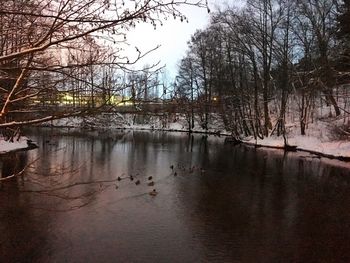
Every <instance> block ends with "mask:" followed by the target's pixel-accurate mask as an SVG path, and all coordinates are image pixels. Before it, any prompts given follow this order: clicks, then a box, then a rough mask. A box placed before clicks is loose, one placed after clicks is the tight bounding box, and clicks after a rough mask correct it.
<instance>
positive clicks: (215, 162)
mask: <svg viewBox="0 0 350 263" xmlns="http://www.w3.org/2000/svg"><path fill="white" fill-rule="evenodd" d="M30 136H31V138H33V140H35V141H37V142H38V144H39V149H36V150H32V151H30V152H27V153H26V154H23V153H17V154H16V155H13V156H7V157H2V159H1V161H0V164H1V166H0V168H1V172H2V175H3V176H5V175H9V174H11V169H15V170H16V171H20V170H21V169H23V167H24V165H25V164H27V165H29V166H28V168H27V170H26V174H24V176H23V177H19V178H17V179H15V180H11V181H8V182H5V183H2V184H0V262H350V191H349V190H350V169H349V168H348V167H346V165H344V167H336V166H334V165H333V164H334V163H331V162H330V163H328V162H327V161H325V160H324V159H316V158H312V157H311V156H308V155H306V154H294V153H290V154H288V155H283V154H282V153H281V152H279V151H272V150H268V151H267V150H263V149H254V148H247V147H232V146H230V145H224V143H223V141H222V139H220V138H212V137H209V138H205V137H202V136H201V135H195V136H190V137H189V136H187V135H186V134H179V133H162V132H116V133H114V134H108V135H107V134H98V133H90V134H88V135H86V136H82V135H80V134H74V135H65V134H61V133H60V132H59V131H58V130H40V131H32V132H31V134H30ZM15 164H16V165H15ZM336 164H340V163H336ZM171 165H173V166H174V169H171V168H170V166H171ZM175 172H176V173H177V176H174V173H175ZM130 175H132V176H133V177H134V180H133V181H131V180H130V179H129V178H127V177H129V176H130ZM118 176H120V177H121V178H125V179H123V180H121V181H115V182H107V181H109V180H113V179H116V178H117V177H118ZM149 176H152V180H153V181H154V183H155V185H154V186H148V185H147V183H148V182H149V180H148V177H149ZM137 180H139V181H140V184H139V185H136V184H135V182H136V181H137ZM102 181H104V182H102ZM153 189H156V191H157V193H158V194H157V195H156V196H151V195H150V194H149V192H150V191H152V190H153Z"/></svg>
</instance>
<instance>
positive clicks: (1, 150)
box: [0, 136, 36, 155]
mask: <svg viewBox="0 0 350 263" xmlns="http://www.w3.org/2000/svg"><path fill="white" fill-rule="evenodd" d="M35 146H36V145H35V144H34V143H32V142H31V141H30V140H28V138H27V137H25V136H21V137H20V138H19V139H18V140H14V141H13V142H10V141H6V140H5V139H4V138H3V137H0V155H1V154H6V153H9V152H14V151H19V150H28V149H32V148H35Z"/></svg>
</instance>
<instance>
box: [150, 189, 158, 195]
mask: <svg viewBox="0 0 350 263" xmlns="http://www.w3.org/2000/svg"><path fill="white" fill-rule="evenodd" d="M149 194H150V195H151V196H156V195H157V194H158V192H157V191H156V189H153V190H152V191H151V192H149Z"/></svg>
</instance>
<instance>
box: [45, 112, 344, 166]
mask: <svg viewBox="0 0 350 263" xmlns="http://www.w3.org/2000/svg"><path fill="white" fill-rule="evenodd" d="M211 119H212V121H211V123H210V124H209V125H208V126H209V127H208V130H205V129H203V128H202V127H201V125H200V122H199V120H195V123H194V124H195V125H194V127H193V129H192V131H191V132H193V133H202V134H208V135H219V136H230V135H231V133H230V132H229V131H226V130H225V129H224V125H223V124H222V122H220V121H219V119H220V118H219V116H212V118H211ZM143 121H144V122H145V123H137V124H135V119H134V118H132V116H122V115H115V116H111V115H105V116H103V117H102V118H99V121H97V118H91V117H90V118H85V119H79V118H70V119H65V120H58V121H56V122H51V123H47V125H48V126H54V127H83V128H91V129H96V128H97V129H101V127H104V128H106V129H129V130H158V131H172V132H173V131H174V132H188V122H187V121H186V119H185V118H184V117H183V116H179V115H178V116H175V117H174V118H173V119H172V120H170V121H169V118H168V119H167V121H164V120H162V119H161V118H159V117H150V118H148V119H147V120H146V121H145V120H143ZM332 129H333V127H330V126H329V124H328V122H327V121H321V120H318V121H317V122H314V123H310V124H308V129H307V130H306V135H300V127H299V126H298V125H297V124H296V123H292V124H289V125H287V135H286V137H287V143H288V145H290V146H291V148H292V149H294V150H297V151H304V152H308V153H312V154H315V155H318V156H321V157H326V158H330V159H338V160H342V161H350V141H348V140H346V139H339V138H337V136H336V135H335V134H334V130H332ZM241 141H242V143H244V144H247V145H252V146H255V147H268V148H276V149H284V148H285V145H284V139H283V137H282V136H279V137H277V136H270V137H267V138H264V139H257V140H255V139H254V138H253V137H247V138H241Z"/></svg>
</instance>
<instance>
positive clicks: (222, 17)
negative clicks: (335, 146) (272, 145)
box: [176, 0, 350, 138]
mask: <svg viewBox="0 0 350 263" xmlns="http://www.w3.org/2000/svg"><path fill="white" fill-rule="evenodd" d="M349 6H350V5H349V1H346V2H342V1H337V0H322V1H319V0H293V1H287V0H247V1H246V4H245V6H244V7H241V8H238V7H226V8H224V9H223V10H218V11H216V12H214V13H213V14H212V16H211V23H210V25H209V26H208V27H207V28H206V29H204V30H201V31H197V32H196V33H195V34H194V35H193V37H192V39H191V40H190V41H189V43H188V46H189V50H188V53H187V55H186V56H185V57H184V58H183V59H182V61H181V63H180V66H179V71H178V76H177V79H176V90H177V95H178V96H179V97H181V98H182V99H183V100H186V101H187V102H188V103H187V105H190V107H189V109H188V116H189V118H192V119H193V113H194V111H196V110H197V109H194V108H195V107H198V105H201V107H202V110H201V111H200V112H202V113H203V115H204V117H203V120H204V126H206V125H207V124H208V118H210V114H209V113H210V112H213V110H212V109H211V108H212V107H216V110H217V111H219V112H220V116H221V117H222V120H223V122H224V124H225V126H226V128H227V129H229V130H231V131H232V133H233V134H234V135H235V136H240V135H242V134H244V135H246V136H254V137H255V138H258V137H259V138H263V137H266V136H269V135H271V134H272V133H274V132H276V133H277V134H278V135H285V132H286V128H285V123H286V111H287V109H288V107H290V108H293V106H294V105H297V106H296V111H297V113H296V114H298V120H299V123H300V128H301V134H305V129H306V127H307V122H308V120H309V118H310V116H311V114H310V111H311V109H312V107H314V106H315V103H316V101H318V103H322V102H323V104H327V105H330V106H331V108H332V111H333V114H335V115H336V116H340V115H342V114H343V113H345V112H344V110H345V109H344V108H343V107H342V106H343V105H344V101H345V100H348V97H346V98H344V97H343V98H342V99H343V100H341V101H340V97H339V96H336V95H337V94H335V91H337V88H339V87H341V85H343V84H346V83H349V82H350V76H349V72H350V64H349V61H350V57H349V50H350V49H349V44H348V40H349V26H348V25H349V24H348V22H349V10H350V8H349ZM343 87H344V85H343ZM198 102H201V103H198ZM191 105H192V106H191ZM272 113H273V114H272ZM192 123H193V121H192Z"/></svg>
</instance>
